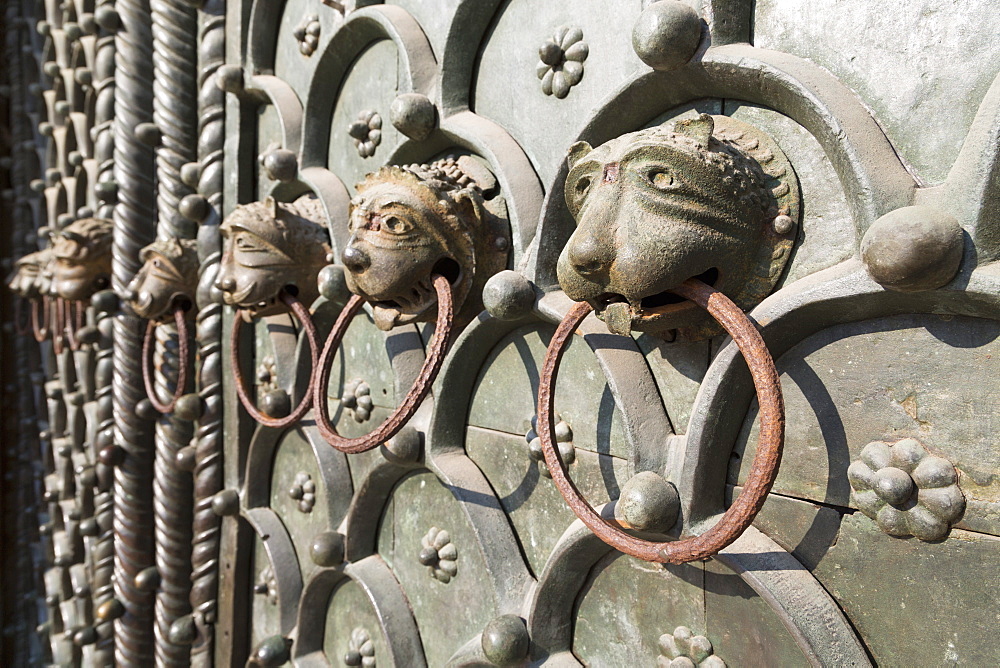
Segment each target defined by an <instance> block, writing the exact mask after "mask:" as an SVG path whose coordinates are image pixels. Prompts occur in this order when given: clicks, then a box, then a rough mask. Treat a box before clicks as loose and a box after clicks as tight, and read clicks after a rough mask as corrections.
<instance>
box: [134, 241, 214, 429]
mask: <svg viewBox="0 0 1000 668" xmlns="http://www.w3.org/2000/svg"><path fill="white" fill-rule="evenodd" d="M139 259H141V260H142V262H143V265H142V268H141V269H140V270H139V272H138V273H137V274H136V275H135V278H133V279H132V282H130V283H129V284H128V288H127V289H126V293H125V300H126V301H127V302H128V304H129V306H130V307H131V308H132V311H133V312H134V313H135V314H136V315H137V316H139V317H140V318H146V319H147V320H148V321H149V322H148V323H147V325H146V336H145V339H144V340H143V342H142V380H143V383H144V384H145V386H146V396H147V397H148V398H149V402H150V403H151V404H152V405H153V408H155V409H156V410H157V411H159V412H160V413H172V412H173V410H174V407H175V406H176V405H177V400H178V399H179V398H180V397H181V395H182V394H184V389H185V387H186V386H187V377H188V368H189V367H190V364H191V360H190V359H189V358H190V352H189V351H190V347H189V340H188V326H187V320H188V319H189V318H193V317H194V315H195V310H194V308H193V306H194V303H195V297H194V295H195V291H196V290H197V288H198V244H197V242H196V241H195V240H194V239H175V238H170V239H157V240H156V241H154V242H153V243H151V244H150V245H148V246H146V247H145V248H143V249H142V250H141V251H140V252H139ZM171 321H173V322H174V323H175V324H176V326H177V347H178V350H177V354H178V360H177V364H178V369H177V386H176V388H175V390H174V394H173V396H172V397H171V399H170V401H169V403H166V404H165V403H163V402H161V401H160V399H159V396H158V395H157V393H156V391H155V387H154V384H153V379H152V377H151V376H152V374H151V373H150V372H151V366H150V365H151V357H152V350H153V338H154V336H153V335H154V333H155V332H156V327H157V326H158V325H160V324H164V323H167V322H171Z"/></svg>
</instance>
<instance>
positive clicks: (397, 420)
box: [309, 275, 453, 454]
mask: <svg viewBox="0 0 1000 668" xmlns="http://www.w3.org/2000/svg"><path fill="white" fill-rule="evenodd" d="M432 281H433V283H432V284H433V286H434V290H435V292H436V297H437V323H436V324H435V327H434V341H433V342H432V343H431V346H430V349H429V350H428V351H427V357H426V358H425V359H424V363H423V366H421V367H420V373H419V374H418V376H417V378H416V380H415V381H414V383H413V387H411V388H410V391H409V392H407V393H406V396H405V397H404V398H403V400H402V401H400V402H399V403H398V405H397V406H396V409H395V410H394V411H393V412H392V414H391V415H390V416H389V417H388V418H386V420H385V421H384V422H383V423H382V424H380V425H379V426H378V427H376V428H375V429H374V430H372V431H371V432H370V433H368V434H367V435H365V436H359V437H357V438H344V437H343V436H341V435H340V434H338V433H337V430H336V428H335V427H334V426H333V424H332V423H331V422H330V417H329V415H328V412H329V408H328V405H329V401H328V398H327V388H328V387H329V385H330V371H331V369H332V367H333V357H334V355H335V354H336V352H337V349H338V348H339V347H340V342H341V340H342V339H343V338H344V332H346V331H347V327H348V325H350V323H351V320H352V319H353V318H354V316H355V314H357V312H358V310H359V309H360V308H361V306H362V305H363V304H364V300H363V299H362V297H360V296H359V295H354V296H353V297H351V299H350V301H348V302H347V306H345V307H344V309H343V310H342V311H341V312H340V315H339V316H338V317H337V322H336V323H334V325H333V329H332V330H330V336H329V337H327V340H326V344H325V345H324V346H323V353H322V355H321V356H320V358H319V360H318V362H317V365H318V366H317V367H315V368H316V371H314V374H313V385H312V387H311V389H310V392H309V394H310V395H311V396H312V397H313V403H314V404H315V405H316V412H315V416H316V426H317V428H318V429H319V433H320V435H321V436H322V437H323V438H324V439H325V440H326V442H327V443H329V444H330V445H332V446H333V447H334V448H336V449H337V450H340V451H341V452H345V453H348V454H356V453H359V452H366V451H368V450H371V449H372V448H377V447H378V446H380V445H382V444H383V443H385V442H386V441H388V440H389V439H390V438H392V437H393V436H395V435H396V434H397V433H398V432H399V430H400V429H402V428H403V427H405V426H406V423H407V422H409V420H410V418H412V417H413V414H414V413H416V411H417V408H419V407H420V404H421V403H423V400H424V399H425V398H426V397H427V393H428V392H430V390H431V386H432V385H433V384H434V380H435V379H436V378H437V374H438V371H440V370H441V364H442V363H443V362H444V358H445V355H446V354H447V353H448V348H449V346H450V345H451V335H452V331H453V315H452V314H453V310H452V286H451V284H450V283H449V282H448V279H447V278H445V277H444V276H438V275H435V276H433V278H432Z"/></svg>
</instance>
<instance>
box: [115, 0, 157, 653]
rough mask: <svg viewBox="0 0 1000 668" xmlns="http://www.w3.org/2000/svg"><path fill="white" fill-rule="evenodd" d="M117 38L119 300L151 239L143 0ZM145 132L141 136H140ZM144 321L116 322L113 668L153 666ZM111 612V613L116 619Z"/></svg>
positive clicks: (123, 0) (122, 7) (120, 318)
mask: <svg viewBox="0 0 1000 668" xmlns="http://www.w3.org/2000/svg"><path fill="white" fill-rule="evenodd" d="M115 8H116V10H117V12H118V16H119V19H120V24H121V27H120V29H119V30H118V32H117V34H116V36H115V49H116V62H115V120H114V144H115V146H114V159H115V164H114V177H115V182H116V183H117V187H118V189H117V191H118V203H117V204H116V205H115V210H114V246H113V260H112V283H113V286H114V289H115V292H117V293H118V294H119V295H121V294H123V292H124V290H125V288H126V286H127V285H128V282H129V281H130V280H131V279H132V277H133V276H134V275H135V273H136V272H137V271H138V270H139V268H140V266H141V264H140V262H139V250H140V249H141V248H142V247H143V246H145V245H146V244H148V243H150V242H151V241H152V240H153V237H154V219H155V209H154V206H153V204H154V203H153V192H154V188H153V184H154V180H153V176H154V174H153V151H152V149H151V148H150V146H149V145H147V144H144V143H142V142H141V141H140V140H139V134H140V132H139V130H140V129H141V128H140V126H141V124H143V123H149V122H150V121H151V120H152V114H153V95H152V93H153V39H152V33H151V26H150V13H149V2H148V0H118V1H117V2H116V5H115ZM143 134H145V133H143ZM142 334H143V323H142V321H140V320H139V319H138V318H135V317H134V316H131V315H128V314H125V313H122V314H119V315H117V316H115V322H114V370H115V374H114V379H113V383H114V390H113V391H114V394H113V396H114V418H115V444H116V445H117V446H119V447H120V448H121V449H122V450H123V451H124V460H123V461H122V462H121V464H120V465H119V466H118V468H117V469H116V470H115V499H114V503H115V508H114V529H115V579H114V586H115V596H116V598H117V599H118V601H120V602H121V604H123V606H124V614H123V615H122V616H120V617H118V619H117V620H116V621H115V663H116V664H117V665H120V666H142V667H143V668H146V666H148V665H149V664H150V663H151V662H152V660H153V651H152V650H153V597H152V595H151V594H150V593H149V592H146V591H142V590H140V589H139V588H138V587H136V584H135V576H136V575H138V574H139V573H140V572H141V571H143V570H145V569H147V568H149V567H151V566H152V565H153V498H152V492H153V488H152V483H153V442H152V429H151V427H152V425H151V424H150V423H149V422H148V421H146V420H143V419H141V418H139V417H138V416H137V415H136V414H135V407H136V404H138V403H139V401H140V400H141V399H142V398H143V396H144V395H145V390H144V389H143V386H142V373H141V370H140V368H139V360H140V357H141V356H140V351H141V343H142ZM117 612H118V611H116V613H115V614H117Z"/></svg>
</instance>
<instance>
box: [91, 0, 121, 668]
mask: <svg viewBox="0 0 1000 668" xmlns="http://www.w3.org/2000/svg"><path fill="white" fill-rule="evenodd" d="M94 18H95V22H96V23H97V25H98V26H99V29H100V32H99V33H98V37H97V46H96V55H95V58H94V91H95V94H96V96H97V101H96V104H95V107H94V159H95V160H96V161H97V183H96V184H95V195H96V196H97V200H98V207H97V215H98V216H99V217H101V218H111V217H112V216H114V203H115V183H114V171H113V170H114V145H115V141H114V127H113V126H114V118H115V37H114V31H115V29H116V28H117V27H118V15H117V14H116V13H115V11H114V1H113V0H102V1H101V2H99V3H98V5H97V8H96V9H95V11H94ZM96 324H97V329H98V331H99V332H100V339H99V340H98V343H97V346H98V352H97V442H96V444H95V445H96V450H97V452H98V455H99V456H100V455H101V453H103V452H109V451H107V450H105V449H106V448H110V447H113V443H114V425H115V410H114V398H113V393H112V388H113V380H112V379H113V376H114V352H113V343H112V330H113V329H114V319H113V317H112V316H110V315H109V314H108V313H106V312H103V311H101V310H99V309H98V312H97V323H96ZM96 467H97V484H98V489H97V494H96V495H95V496H94V520H95V522H96V524H97V532H98V533H97V536H98V537H97V540H96V541H95V543H94V548H93V551H92V553H91V561H92V563H93V568H94V571H93V583H92V584H91V595H92V597H93V602H94V610H95V611H97V610H101V606H102V605H104V604H106V603H109V602H110V601H111V600H112V599H113V598H114V595H115V592H114V582H113V578H112V575H113V573H114V570H115V541H114V533H113V528H114V507H115V504H114V490H113V474H112V469H111V467H109V466H108V464H106V463H104V462H102V461H100V460H99V461H98V463H97V464H96ZM95 624H96V628H97V646H96V647H95V648H94V655H93V661H94V665H95V666H111V665H113V664H114V655H115V638H114V628H113V625H112V624H108V623H106V622H105V623H97V622H96V620H95Z"/></svg>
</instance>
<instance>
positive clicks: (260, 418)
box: [229, 289, 319, 429]
mask: <svg viewBox="0 0 1000 668" xmlns="http://www.w3.org/2000/svg"><path fill="white" fill-rule="evenodd" d="M278 298H279V299H280V300H281V301H282V302H284V303H285V305H286V306H288V309H289V310H290V311H291V312H292V313H294V314H295V317H297V318H298V319H299V322H301V323H302V330H303V332H304V333H305V335H306V342H307V343H308V344H309V356H310V358H311V362H312V368H311V369H310V370H309V383H308V385H307V386H306V391H305V393H303V395H302V399H301V400H299V405H298V406H296V407H295V409H294V410H292V412H291V413H289V414H288V415H286V416H285V417H281V418H274V417H270V416H268V415H264V413H262V412H261V411H259V410H258V409H257V407H256V406H255V405H254V404H253V402H252V401H250V393H249V392H248V391H247V388H246V383H245V381H244V379H243V372H242V371H241V367H240V325H241V324H242V323H243V313H242V309H236V313H235V315H234V317H233V329H232V332H231V333H230V336H229V344H230V346H229V347H230V352H229V359H230V362H231V364H232V367H233V378H234V380H235V381H236V394H237V396H239V398H240V403H241V404H243V408H244V409H245V410H246V412H247V414H249V415H250V417H251V418H253V419H254V420H255V421H256V422H257V423H258V424H262V425H264V426H265V427H274V428H275V429H283V428H284V427H288V426H290V425H292V424H294V423H296V422H298V421H299V420H300V419H302V416H303V415H305V414H306V413H307V412H308V411H309V409H310V408H311V407H312V397H313V393H312V392H311V391H310V388H311V387H312V383H313V377H314V376H315V374H316V364H317V361H318V360H317V358H318V354H317V348H318V347H319V345H318V343H317V342H316V326H315V325H314V324H313V321H312V316H311V315H310V314H309V309H307V308H306V307H305V305H304V304H303V303H302V302H301V301H299V299H298V297H296V296H295V295H293V294H291V293H289V292H287V291H286V290H284V289H283V290H282V291H281V292H280V293H279V294H278Z"/></svg>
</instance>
